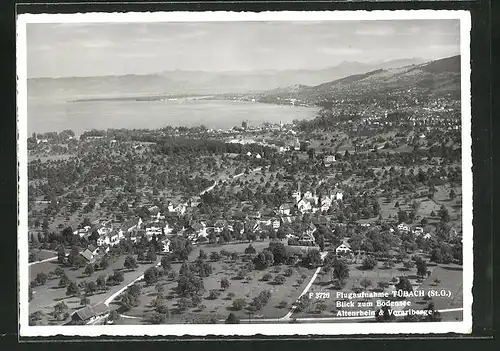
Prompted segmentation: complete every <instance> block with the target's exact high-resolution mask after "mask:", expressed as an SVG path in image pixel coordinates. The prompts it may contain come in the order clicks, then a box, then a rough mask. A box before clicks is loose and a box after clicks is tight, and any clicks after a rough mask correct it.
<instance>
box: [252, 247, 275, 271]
mask: <svg viewBox="0 0 500 351" xmlns="http://www.w3.org/2000/svg"><path fill="white" fill-rule="evenodd" d="M253 263H254V264H255V268H256V269H259V270H262V269H265V268H267V267H269V266H271V265H272V264H273V263H274V256H273V254H272V253H271V252H270V251H268V250H264V251H262V252H260V253H259V254H258V255H257V256H255V258H254V260H253Z"/></svg>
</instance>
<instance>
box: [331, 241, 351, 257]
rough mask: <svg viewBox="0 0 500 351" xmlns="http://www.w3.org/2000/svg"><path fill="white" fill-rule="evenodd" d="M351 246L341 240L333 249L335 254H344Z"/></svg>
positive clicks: (348, 251)
mask: <svg viewBox="0 0 500 351" xmlns="http://www.w3.org/2000/svg"><path fill="white" fill-rule="evenodd" d="M351 252H352V250H351V246H350V245H349V244H348V243H347V242H343V243H342V244H340V245H339V246H337V248H336V249H335V254H337V255H346V254H349V253H351Z"/></svg>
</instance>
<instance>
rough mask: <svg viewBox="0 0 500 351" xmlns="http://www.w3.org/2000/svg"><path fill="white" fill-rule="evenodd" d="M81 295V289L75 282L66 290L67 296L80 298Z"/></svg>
mask: <svg viewBox="0 0 500 351" xmlns="http://www.w3.org/2000/svg"><path fill="white" fill-rule="evenodd" d="M78 295H80V289H79V288H78V286H77V285H76V283H75V282H70V283H69V285H68V287H67V288H66V296H78Z"/></svg>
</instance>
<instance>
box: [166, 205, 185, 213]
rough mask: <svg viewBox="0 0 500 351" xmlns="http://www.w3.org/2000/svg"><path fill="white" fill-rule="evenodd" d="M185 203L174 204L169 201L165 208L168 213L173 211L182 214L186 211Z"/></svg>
mask: <svg viewBox="0 0 500 351" xmlns="http://www.w3.org/2000/svg"><path fill="white" fill-rule="evenodd" d="M186 208H187V204H179V205H177V206H174V204H173V203H171V202H169V203H168V206H167V209H168V212H170V213H175V214H177V215H179V216H182V215H183V214H184V213H185V212H186Z"/></svg>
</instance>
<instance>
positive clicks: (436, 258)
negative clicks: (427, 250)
mask: <svg viewBox="0 0 500 351" xmlns="http://www.w3.org/2000/svg"><path fill="white" fill-rule="evenodd" d="M430 260H431V262H435V263H442V262H443V254H442V253H441V250H440V249H438V248H435V249H433V250H432V251H431V257H430Z"/></svg>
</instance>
